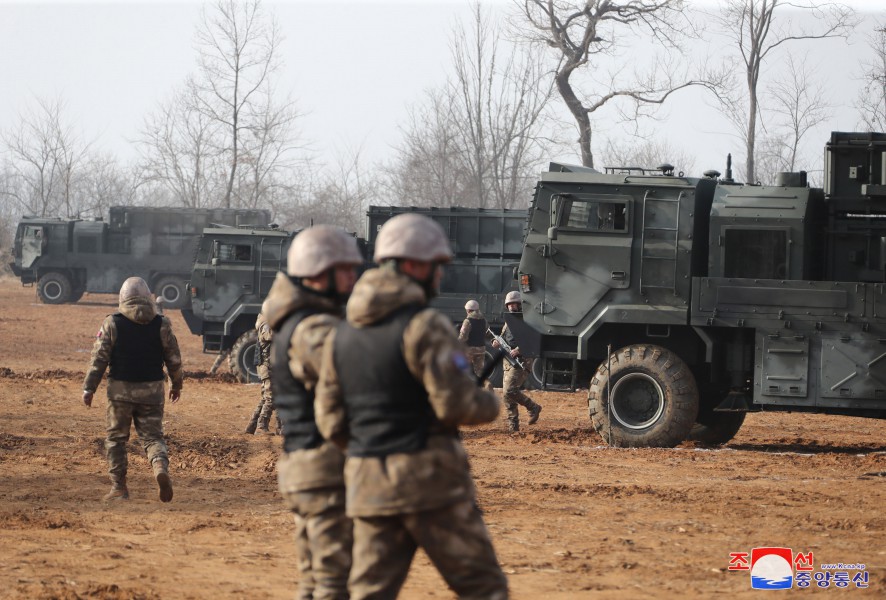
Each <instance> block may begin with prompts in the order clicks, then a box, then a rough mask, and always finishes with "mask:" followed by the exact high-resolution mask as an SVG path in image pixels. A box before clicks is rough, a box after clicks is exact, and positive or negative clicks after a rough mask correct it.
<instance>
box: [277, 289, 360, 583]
mask: <svg viewBox="0 0 886 600" xmlns="http://www.w3.org/2000/svg"><path fill="white" fill-rule="evenodd" d="M304 308H315V309H317V310H320V311H322V313H321V314H316V315H311V316H310V317H307V318H305V319H303V320H302V322H301V323H299V324H298V326H297V327H296V328H295V330H294V331H293V332H292V338H291V339H290V344H289V365H288V367H289V370H290V372H291V374H292V376H293V377H295V378H296V379H298V380H300V381H301V382H302V383H303V384H304V385H305V387H306V388H307V389H308V390H313V389H314V388H315V387H316V384H317V378H318V376H319V372H320V358H321V350H322V348H323V343H324V340H325V338H326V336H327V335H328V333H329V331H330V330H331V329H332V328H333V327H335V326H336V325H337V324H338V322H339V320H340V317H339V316H338V315H339V314H340V313H341V310H340V308H339V307H338V306H337V305H336V304H335V303H333V302H332V301H331V300H329V299H328V298H324V297H322V296H319V295H316V294H310V293H308V292H305V291H304V290H303V289H301V288H299V287H297V286H296V285H294V284H293V283H292V281H291V280H290V279H289V278H288V277H287V276H285V275H284V274H282V273H278V275H277V279H276V280H275V281H274V285H273V286H272V287H271V291H270V292H269V294H268V297H267V299H266V300H265V303H264V305H263V306H262V313H263V314H266V315H267V322H268V325H269V326H270V327H279V325H280V324H282V322H283V320H284V319H285V318H286V317H287V316H288V315H290V314H291V313H292V311H295V310H301V309H304ZM272 368H281V366H279V365H274V366H272ZM282 368H285V366H282ZM344 464H345V457H344V454H342V452H341V450H339V449H338V448H337V447H336V446H334V445H332V444H331V443H329V442H326V443H324V444H323V445H321V446H319V447H318V448H310V449H307V450H298V451H295V452H290V453H287V454H283V455H282V456H281V457H280V459H279V461H278V462H277V483H278V487H279V490H280V495H281V496H282V497H283V500H284V502H285V503H286V505H287V507H288V508H289V510H291V511H292V513H293V516H294V519H295V547H296V557H297V558H296V565H297V567H298V570H299V574H300V577H299V589H298V595H297V598H299V599H301V600H321V599H323V600H325V599H334V600H346V599H347V598H348V588H347V583H348V574H349V572H350V570H351V545H352V540H353V537H352V523H351V519H350V518H349V517H348V516H347V515H346V514H345V482H344Z"/></svg>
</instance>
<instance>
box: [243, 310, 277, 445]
mask: <svg viewBox="0 0 886 600" xmlns="http://www.w3.org/2000/svg"><path fill="white" fill-rule="evenodd" d="M255 331H256V333H258V348H257V350H256V360H257V361H258V364H256V370H257V371H258V376H259V378H260V379H261V399H260V400H259V401H258V406H256V407H255V410H254V411H252V416H251V417H250V418H249V424H248V425H246V429H245V432H246V433H249V434H253V433H255V430H256V427H257V428H258V430H259V431H263V432H264V433H270V424H271V414H272V413H273V412H274V399H273V394H272V393H271V369H270V365H271V337H272V334H271V328H270V327H269V326H268V324H267V322H266V321H265V314H264V311H262V312H259V313H258V318H256V320H255ZM279 423H280V418H279V416H278V417H277V424H278V427H277V429H278V430H279V429H280V427H279Z"/></svg>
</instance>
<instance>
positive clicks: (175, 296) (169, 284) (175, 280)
mask: <svg viewBox="0 0 886 600" xmlns="http://www.w3.org/2000/svg"><path fill="white" fill-rule="evenodd" d="M152 291H153V292H154V294H156V296H157V298H158V299H160V300H162V301H163V308H184V307H185V306H187V305H188V301H189V300H190V296H188V287H187V284H186V283H185V281H184V280H182V279H181V278H179V277H162V278H160V279H158V280H157V283H156V284H154V289H153V290H152Z"/></svg>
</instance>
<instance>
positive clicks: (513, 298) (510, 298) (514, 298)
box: [505, 290, 523, 306]
mask: <svg viewBox="0 0 886 600" xmlns="http://www.w3.org/2000/svg"><path fill="white" fill-rule="evenodd" d="M522 301H523V298H522V297H521V296H520V292H518V291H516V290H515V291H513V292H508V295H507V296H505V306H507V305H508V304H513V303H514V302H522Z"/></svg>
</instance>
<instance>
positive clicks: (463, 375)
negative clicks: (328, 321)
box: [315, 268, 508, 599]
mask: <svg viewBox="0 0 886 600" xmlns="http://www.w3.org/2000/svg"><path fill="white" fill-rule="evenodd" d="M426 304H427V299H426V296H425V292H424V291H423V289H422V288H421V287H420V286H419V285H417V284H416V283H414V282H413V281H412V280H411V279H409V278H408V277H406V276H404V275H400V274H398V273H396V272H394V271H393V270H388V269H384V268H382V269H374V270H370V271H367V272H366V273H365V274H364V275H363V277H361V279H360V280H359V281H358V282H357V285H356V287H355V288H354V293H353V294H352V296H351V299H350V301H349V302H348V307H347V316H348V323H349V326H350V327H351V328H352V329H354V330H360V329H363V328H370V327H375V326H376V325H378V326H381V324H383V323H385V322H388V321H390V319H391V318H395V317H396V315H402V314H403V313H402V312H401V311H402V310H404V309H410V310H412V307H418V308H415V309H414V310H416V311H417V312H415V314H413V315H412V316H411V317H410V318H409V321H408V323H407V324H406V326H405V329H404V330H403V334H402V345H399V348H400V351H399V352H400V355H401V359H402V364H405V367H406V369H407V370H408V373H409V374H410V375H409V376H410V377H412V378H414V381H413V382H412V384H411V385H414V386H418V388H419V389H423V390H425V392H426V394H427V399H426V400H424V402H426V403H427V404H428V405H429V408H430V413H431V414H428V415H427V418H428V421H427V422H428V423H429V427H428V428H427V429H426V437H425V438H424V439H423V440H422V442H423V444H421V445H420V446H419V447H418V449H416V450H412V451H395V452H390V453H379V454H376V455H366V454H365V453H359V455H358V452H357V451H356V450H355V446H357V445H358V443H357V441H356V438H354V437H353V436H352V435H351V432H353V431H356V426H357V422H356V420H355V419H354V411H353V410H351V409H350V407H349V403H348V402H349V401H348V397H346V396H345V394H344V390H343V387H342V386H343V385H345V384H346V383H347V381H346V376H347V375H348V374H347V373H345V372H344V371H343V370H342V369H341V368H340V365H338V366H337V365H336V362H335V361H336V355H337V353H338V352H339V351H340V348H339V347H338V346H337V344H336V340H337V337H339V336H343V337H342V339H346V336H345V334H346V333H347V331H345V330H343V329H342V327H343V326H340V327H339V328H337V329H336V330H333V331H332V333H330V334H329V336H328V337H327V339H326V343H325V345H324V347H323V363H322V370H321V375H320V381H319V383H318V386H317V395H316V399H315V406H316V420H317V425H318V427H319V428H320V432H321V433H322V434H323V435H324V437H326V438H327V439H330V440H332V441H334V442H335V443H336V444H337V445H339V446H340V447H342V448H345V447H348V446H349V445H350V448H349V455H348V458H347V461H346V464H345V482H346V488H347V513H348V515H349V516H351V517H352V518H353V519H354V564H353V567H352V569H351V577H350V581H349V587H350V591H351V596H352V598H358V599H359V598H395V597H396V596H397V593H398V592H399V590H400V587H401V586H402V585H403V582H404V580H405V579H406V575H407V573H408V571H409V565H410V563H411V562H412V558H413V556H414V554H415V551H416V549H417V548H418V547H421V548H423V549H424V550H425V552H426V553H427V555H428V556H429V557H430V559H431V561H432V562H433V563H434V565H435V566H436V567H437V569H438V570H439V571H440V573H441V575H442V576H443V578H444V579H445V580H446V582H447V584H448V585H449V587H450V588H451V589H452V590H453V591H455V593H456V594H458V596H459V597H461V598H487V599H489V598H492V599H499V598H507V595H508V588H507V579H506V578H505V576H504V573H503V572H502V571H501V568H500V567H499V565H498V560H497V558H496V556H495V551H494V549H493V547H492V542H491V541H490V539H489V534H488V532H487V530H486V526H485V525H484V523H483V519H482V516H481V514H480V511H479V509H478V508H477V506H476V500H475V489H474V482H473V479H472V478H471V474H470V466H469V464H468V457H467V454H466V453H465V450H464V448H463V447H462V444H461V441H460V440H459V437H458V429H457V428H458V426H459V425H473V424H479V423H488V422H490V421H492V420H494V419H495V418H496V416H497V415H498V411H499V408H500V404H499V402H498V400H497V399H496V398H495V396H494V395H493V394H490V393H489V392H486V391H485V390H481V389H479V388H478V387H477V386H476V383H475V381H474V379H473V378H472V377H470V375H469V372H470V371H469V369H470V366H469V364H468V362H467V359H466V358H465V356H464V353H463V346H462V345H461V344H459V343H458V340H457V339H456V338H455V336H454V335H453V334H452V326H451V324H450V322H449V320H448V319H447V318H446V317H444V316H443V315H441V314H440V313H438V312H437V311H435V310H432V309H427V308H424V307H425V305H426ZM407 314H408V313H407ZM360 366H361V365H360V364H353V365H351V364H348V366H347V368H348V370H351V367H353V369H354V370H357V371H359V369H360ZM366 376H368V377H372V376H373V373H368V374H366ZM416 402H417V401H416ZM370 408H371V407H370ZM393 416H394V417H402V416H403V415H393ZM392 421H393V419H392Z"/></svg>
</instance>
